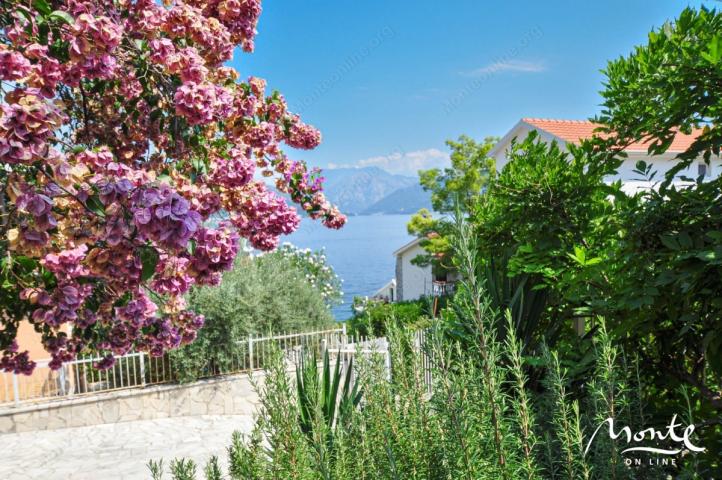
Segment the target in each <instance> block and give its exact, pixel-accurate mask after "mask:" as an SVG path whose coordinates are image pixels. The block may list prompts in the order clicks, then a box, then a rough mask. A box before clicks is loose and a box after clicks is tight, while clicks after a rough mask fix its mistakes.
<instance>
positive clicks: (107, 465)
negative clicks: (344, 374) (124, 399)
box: [0, 415, 253, 480]
mask: <svg viewBox="0 0 722 480" xmlns="http://www.w3.org/2000/svg"><path fill="white" fill-rule="evenodd" d="M252 427H253V418H252V417H251V416H250V415H201V416H193V417H175V418H163V419H156V420H142V421H135V422H125V423H116V424H106V425H95V426H91V427H76V428H64V429H60V430H49V431H37V432H25V433H12V434H5V435H0V478H1V479H3V480H71V479H72V480H142V479H150V473H149V471H148V468H147V467H146V464H147V463H148V460H150V459H154V460H158V459H160V458H163V459H164V462H163V463H164V466H165V470H166V476H165V478H166V479H168V480H169V479H170V475H169V474H168V473H167V471H168V464H169V463H170V461H171V460H172V459H173V458H179V457H185V458H189V459H193V460H194V461H196V463H197V464H199V468H198V472H199V474H200V473H201V472H202V469H203V466H204V465H205V462H206V460H208V458H210V457H211V456H212V455H217V456H218V457H219V459H220V460H221V463H222V465H223V467H224V468H225V466H226V448H227V447H228V445H230V442H231V434H232V433H233V431H234V430H239V431H241V432H246V433H247V432H250V430H251V428H252Z"/></svg>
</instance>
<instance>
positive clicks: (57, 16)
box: [48, 10, 75, 25]
mask: <svg viewBox="0 0 722 480" xmlns="http://www.w3.org/2000/svg"><path fill="white" fill-rule="evenodd" d="M48 19H49V20H56V21H58V22H61V23H67V24H68V25H72V24H73V23H75V19H74V18H73V16H72V15H70V14H69V13H68V12H64V11H62V10H55V11H54V12H52V13H51V14H50V15H48Z"/></svg>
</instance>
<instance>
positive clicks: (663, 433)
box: [584, 414, 705, 455]
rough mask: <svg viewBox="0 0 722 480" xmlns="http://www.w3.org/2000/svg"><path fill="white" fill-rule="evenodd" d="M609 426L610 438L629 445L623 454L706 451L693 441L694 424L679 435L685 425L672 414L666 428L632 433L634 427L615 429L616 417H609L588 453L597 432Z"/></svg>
mask: <svg viewBox="0 0 722 480" xmlns="http://www.w3.org/2000/svg"><path fill="white" fill-rule="evenodd" d="M605 424H606V425H608V426H609V438H611V439H612V440H616V439H618V438H620V437H622V439H624V440H625V441H626V443H627V445H628V447H627V448H625V449H624V450H622V452H621V453H622V454H625V453H631V452H649V453H657V454H660V455H677V454H678V453H680V452H681V451H682V450H684V449H687V450H689V451H691V452H697V453H699V452H704V451H705V448H704V447H698V446H696V445H694V444H693V443H692V440H691V439H690V437H691V436H692V434H693V433H694V428H695V427H694V425H693V424H691V425H688V426H686V427H685V428H684V430H681V436H680V435H678V431H677V429H678V428H679V427H683V425H682V424H681V423H680V422H678V421H677V415H676V414H675V415H673V416H672V420H671V421H670V422H669V425H668V426H667V427H666V429H664V430H656V429H654V428H646V429H644V430H640V431H638V432H636V433H634V434H633V433H632V429H631V428H629V427H622V428H621V429H619V431H615V427H614V419H613V418H607V419H606V420H604V421H603V422H602V423H600V424H599V426H598V427H597V429H596V430H594V433H593V434H592V436H591V438H590V439H589V442H588V443H587V447H586V449H585V450H584V454H585V455H586V454H587V452H588V451H589V448H590V447H591V446H592V442H594V439H595V437H596V436H597V433H599V430H601V429H602V427H604V425H605ZM660 444H664V446H665V448H661V447H660V446H659V445H660Z"/></svg>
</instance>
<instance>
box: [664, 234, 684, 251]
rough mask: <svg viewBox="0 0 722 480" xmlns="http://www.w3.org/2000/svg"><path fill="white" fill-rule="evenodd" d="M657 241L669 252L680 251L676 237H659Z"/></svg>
mask: <svg viewBox="0 0 722 480" xmlns="http://www.w3.org/2000/svg"><path fill="white" fill-rule="evenodd" d="M659 239H660V240H661V241H662V244H663V245H664V246H665V247H667V248H669V249H670V250H680V249H681V247H680V245H679V240H678V239H677V235H660V236H659Z"/></svg>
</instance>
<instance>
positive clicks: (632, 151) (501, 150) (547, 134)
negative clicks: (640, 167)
mask: <svg viewBox="0 0 722 480" xmlns="http://www.w3.org/2000/svg"><path fill="white" fill-rule="evenodd" d="M598 126H599V125H597V124H595V123H593V122H590V121H588V120H553V119H544V118H522V119H521V120H520V121H519V122H518V123H517V124H516V125H514V128H512V129H511V130H510V131H509V133H507V134H506V135H504V137H503V138H502V139H501V140H500V141H499V142H498V143H497V144H496V145H495V146H494V148H492V149H491V150H490V151H489V156H491V157H493V158H494V159H495V160H496V168H497V171H501V170H502V169H503V168H504V166H505V165H506V164H507V163H508V162H509V159H508V158H507V152H508V149H509V147H510V145H511V142H512V140H513V139H514V138H516V139H517V142H521V141H523V140H524V139H525V138H526V136H527V135H529V133H530V132H531V131H533V130H536V131H537V132H538V134H539V137H540V138H541V139H542V140H544V141H547V142H552V141H555V142H557V143H558V144H559V145H560V147H561V148H562V149H564V148H565V147H566V145H568V144H570V143H574V144H578V143H579V142H580V140H584V139H588V138H591V137H592V136H593V135H594V131H595V129H596V128H597V127H598ZM700 133H701V130H700V131H695V132H692V133H691V134H689V135H686V134H683V133H678V134H677V136H676V137H675V138H674V141H673V142H672V145H671V146H670V147H669V150H667V152H665V153H664V154H663V155H655V156H651V155H649V153H647V151H648V150H647V149H648V147H649V144H648V143H641V142H638V143H632V144H631V145H629V146H628V147H627V148H626V149H625V152H626V154H627V158H626V159H625V160H624V163H623V164H622V166H621V167H620V168H619V169H618V172H617V175H614V176H610V177H609V178H608V181H609V182H612V181H616V180H622V183H623V186H622V188H623V189H624V190H625V191H626V192H628V193H634V192H635V191H637V190H639V189H648V188H650V187H652V185H651V184H650V182H648V181H646V180H644V179H642V178H640V175H639V174H637V173H634V170H635V169H636V164H637V162H638V161H640V160H644V161H645V162H647V164H651V165H652V171H656V172H657V174H656V175H655V177H654V178H655V181H659V180H661V179H663V178H664V175H665V173H667V171H668V170H669V169H670V168H672V167H673V166H674V165H675V164H676V163H677V161H676V160H675V156H676V155H678V154H679V153H681V152H684V151H685V150H687V148H689V146H690V145H691V144H692V142H693V141H694V139H695V138H696V137H697V136H698V135H699V134H700ZM720 174H722V164H721V163H720V158H719V157H717V158H713V159H712V160H711V162H710V165H707V164H706V163H705V162H704V161H703V160H701V159H700V161H699V162H694V163H693V164H692V165H690V167H689V168H687V169H686V170H683V171H681V172H679V173H678V175H677V179H675V181H674V183H675V184H678V185H684V184H688V182H687V181H685V180H683V179H682V178H680V177H688V178H697V177H698V176H699V175H703V176H704V177H705V178H709V179H712V178H716V177H718V176H719V175H720Z"/></svg>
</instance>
